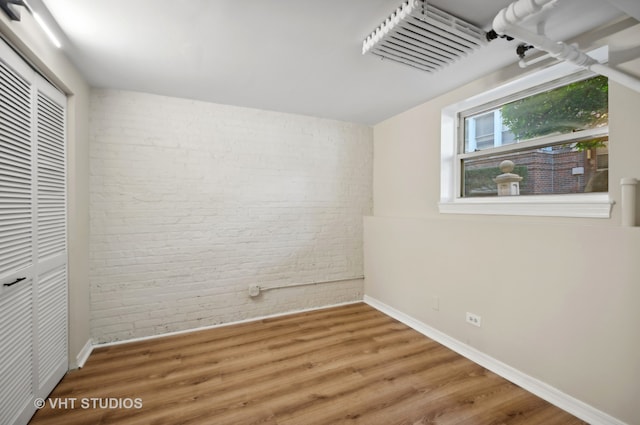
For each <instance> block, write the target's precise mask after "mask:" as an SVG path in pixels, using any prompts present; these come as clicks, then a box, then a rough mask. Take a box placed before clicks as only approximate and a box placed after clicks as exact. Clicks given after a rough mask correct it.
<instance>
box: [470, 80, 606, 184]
mask: <svg viewBox="0 0 640 425" xmlns="http://www.w3.org/2000/svg"><path fill="white" fill-rule="evenodd" d="M550 85H551V88H548V89H547V87H542V88H540V89H541V90H542V91H540V92H538V93H535V94H531V95H526V96H524V97H522V98H520V99H517V100H513V101H508V102H502V101H500V100H499V101H497V102H496V103H497V105H496V104H490V105H488V106H483V107H481V111H480V112H476V111H474V110H471V111H463V112H461V113H460V114H459V118H458V121H459V123H460V125H462V126H464V128H463V129H461V131H460V132H459V134H460V135H461V136H462V135H464V141H462V140H461V143H460V145H459V146H460V148H459V151H458V160H459V161H460V163H461V169H462V173H463V175H462V179H461V183H462V187H461V191H460V195H461V196H462V197H471V196H498V195H499V193H498V186H497V184H496V182H495V181H494V179H495V178H497V177H498V176H499V175H502V174H504V173H503V172H502V171H501V170H500V168H499V165H500V163H501V162H502V161H505V160H509V161H511V162H513V164H514V168H513V170H512V171H511V172H510V173H511V174H513V175H514V176H513V180H518V181H517V183H518V185H517V186H518V190H517V193H518V194H520V195H540V194H569V193H585V192H607V191H608V184H607V183H608V179H606V178H604V179H603V178H602V176H603V175H606V174H607V170H606V169H605V168H606V167H605V166H603V165H602V164H603V163H604V161H606V160H605V159H603V156H604V155H606V152H607V149H608V144H609V141H608V126H607V125H608V117H609V114H608V110H609V109H608V81H607V78H606V77H603V76H596V77H590V78H586V79H578V80H576V81H572V82H570V83H565V82H553V83H551V84H550ZM487 108H488V109H490V111H489V112H487V111H486V109H487ZM503 146H508V148H506V149H497V148H500V147H503ZM598 158H600V159H598ZM520 178H521V179H520Z"/></svg>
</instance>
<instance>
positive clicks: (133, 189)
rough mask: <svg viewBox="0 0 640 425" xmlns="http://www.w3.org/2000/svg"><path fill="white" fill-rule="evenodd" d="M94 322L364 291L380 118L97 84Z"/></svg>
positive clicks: (201, 318)
mask: <svg viewBox="0 0 640 425" xmlns="http://www.w3.org/2000/svg"><path fill="white" fill-rule="evenodd" d="M90 149H91V162H90V167H91V182H90V185H91V252H90V256H91V311H92V319H91V328H92V337H93V338H94V340H95V341H97V342H108V341H116V340H123V339H129V338H133V337H141V336H148V335H155V334H160V333H166V332H170V331H177V330H183V329H190V328H196V327H200V326H207V325H213V324H218V323H225V322H230V321H236V320H242V319H247V318H251V317H258V316H264V315H269V314H275V313H280V312H286V311H292V310H297V309H303V308H309V307H317V306H323V305H329V304H334V303H340V302H346V301H352V300H358V299H361V297H362V292H363V288H362V280H353V281H348V282H339V283H331V284H324V285H312V286H305V287H299V288H288V289H280V290H273V291H268V292H264V293H263V294H262V295H261V296H260V297H259V298H257V299H252V298H249V296H248V289H247V288H248V285H249V284H253V283H258V284H261V285H280V284H296V283H305V282H313V281H320V280H333V279H342V278H351V277H356V276H360V275H362V273H363V259H362V257H363V256H362V216H363V215H369V214H371V209H372V155H373V149H372V131H371V129H370V128H369V127H366V126H362V125H358V124H351V123H344V122H338V121H330V120H324V119H318V118H311V117H304V116H297V115H291V114H284V113H277V112H268V111H262V110H255V109H247V108H239V107H231V106H224V105H217V104H210V103H204V102H197V101H191V100H185V99H176V98H168V97H162V96H155V95H148V94H141V93H133V92H123V91H113V90H96V91H94V92H93V94H92V105H91V147H90Z"/></svg>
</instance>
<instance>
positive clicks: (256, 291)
mask: <svg viewBox="0 0 640 425" xmlns="http://www.w3.org/2000/svg"><path fill="white" fill-rule="evenodd" d="M258 295H260V287H259V286H258V285H249V296H250V297H257V296H258Z"/></svg>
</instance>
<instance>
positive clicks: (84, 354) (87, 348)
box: [76, 338, 93, 369]
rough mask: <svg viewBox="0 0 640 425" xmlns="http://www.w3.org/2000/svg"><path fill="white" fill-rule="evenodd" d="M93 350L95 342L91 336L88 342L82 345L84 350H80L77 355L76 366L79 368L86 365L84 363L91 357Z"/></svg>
mask: <svg viewBox="0 0 640 425" xmlns="http://www.w3.org/2000/svg"><path fill="white" fill-rule="evenodd" d="M92 351H93V342H92V341H91V338H89V339H88V340H87V342H86V343H85V344H84V347H82V350H80V352H79V353H78V355H77V356H76V366H77V367H78V368H79V369H81V368H82V367H83V366H84V364H85V363H86V362H87V359H89V356H90V355H91V352H92Z"/></svg>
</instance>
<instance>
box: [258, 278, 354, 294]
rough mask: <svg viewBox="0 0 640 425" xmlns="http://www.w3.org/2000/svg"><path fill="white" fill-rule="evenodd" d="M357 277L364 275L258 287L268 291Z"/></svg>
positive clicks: (343, 280)
mask: <svg viewBox="0 0 640 425" xmlns="http://www.w3.org/2000/svg"><path fill="white" fill-rule="evenodd" d="M359 279H364V276H355V277H348V278H343V279H334V280H322V281H318V282H305V283H293V284H289V285H274V286H262V285H260V286H258V288H259V289H260V291H270V290H272V289H283V288H295V287H298V286H308V285H320V284H321V283H337V282H346V281H348V280H359Z"/></svg>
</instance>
